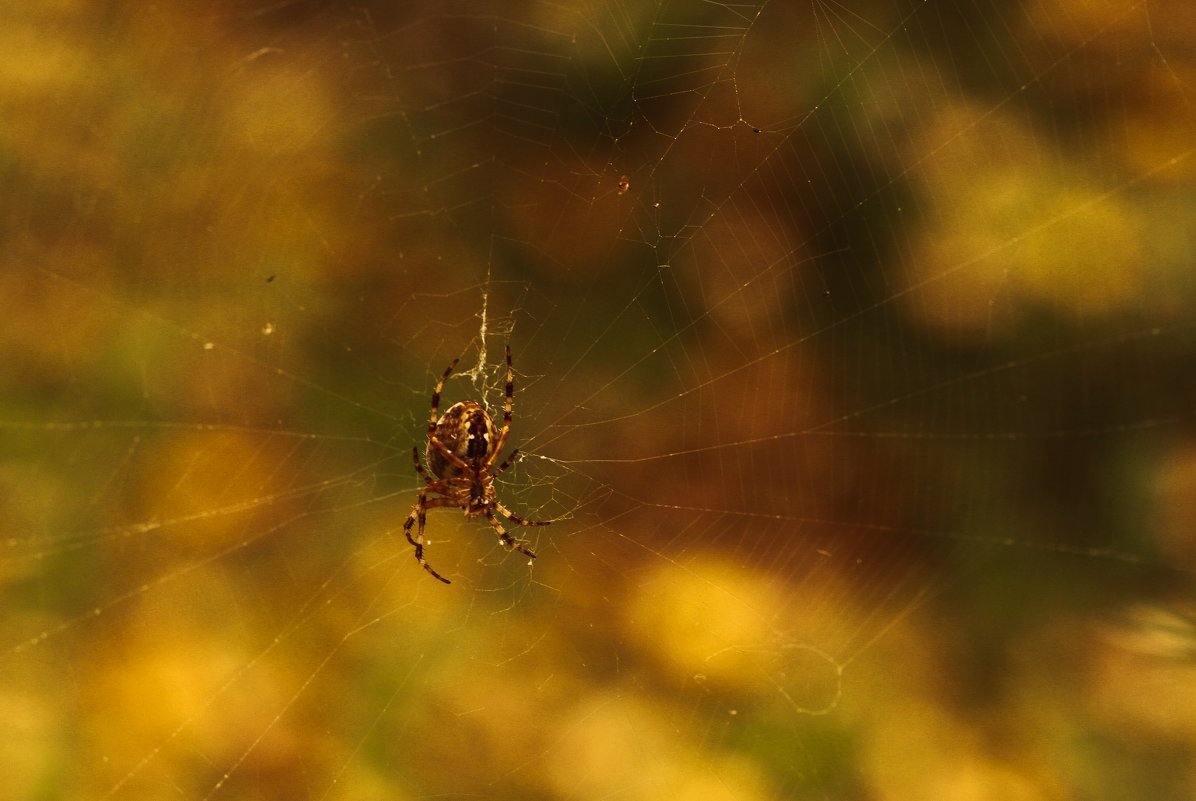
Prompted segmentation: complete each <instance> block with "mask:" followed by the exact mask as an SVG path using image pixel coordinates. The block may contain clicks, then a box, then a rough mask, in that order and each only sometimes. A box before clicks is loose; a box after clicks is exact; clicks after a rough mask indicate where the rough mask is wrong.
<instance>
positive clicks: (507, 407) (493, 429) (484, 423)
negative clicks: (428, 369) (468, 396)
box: [403, 345, 552, 584]
mask: <svg viewBox="0 0 1196 801" xmlns="http://www.w3.org/2000/svg"><path fill="white" fill-rule="evenodd" d="M506 352H507V385H506V391H505V392H504V393H503V421H502V428H498V427H497V426H495V424H494V420H493V418H491V417H490V414H489V412H487V411H486V408H485V407H484V406H482V404H480V403H478V402H477V401H473V400H464V401H460V402H458V403H454V404H453V405H452V406H450V407H449V409H448V411H446V412H445V413H444V415H443V416H442V415H441V414H440V393H441V391H442V390H443V389H444V385H445V382H447V381H448V379H449V376H450V375H452V373H453V369H454V368H455V367H456V366H457V361H458V360H457V359H453V361H452V363H451V364H449V366H448V367H446V368H445V370H444V373H443V374H442V375H441V376H440V381H438V382H437V383H436V389H435V390H433V391H432V409H431V411H430V412H429V413H428V441H427V444H426V445H425V448H424V454H425V458H426V459H427V462H428V467H427V469H425V468H424V466H423V465H422V464H421V463H420V459H419V446H418V445H417V446H415V447H414V448H412V449H411V456H412V460H413V461H414V463H415V472H416V473H418V474H419V477H420V478H421V479H423V481H424V486H423V487H422V488H421V489H420V491H419V497H418V498H416V501H415V506H414V507H412V509H411V514H409V515H408V516H407V520H406V522H404V523H403V533H404V534H405V535H406V536H407V541H408V542H409V543H411V545H412V546H413V547H414V548H415V558H416V560H417V561H418V562H419V563H420V564H421V565H423V568H424V570H426V571H428V572H429V573H431V574H432V575H433V576H435V577H436V578H437V579H439V580H440V581H443V582H444V583H445V584H451V583H452V582H450V581H449V580H448V579H446V578H445V577H444V576H442V575H440V574H439V573H437V572H436V571H435V570H434V569H433V568H432V566H431V565H430V564H428V561H427V560H426V559H425V558H424V544H425V539H424V526H425V523H426V520H427V515H428V510H429V509H436V508H439V507H452V506H455V507H457V508H459V509H461V510H463V511H464V512H465V516H466V517H484V518H486V520H487V522H489V523H490V525H491V526H492V527H493V528H494V530H495V531H497V532H498V538H499V539H500V540H501V541H502V543H503V545H505V546H507V548H509V549H511V550H513V551H519V552H520V553H522V554H526V555H527V556H529V557H531V558H532V559H535V558H536V554H535V553H534V552H533V551H532V550H531V549H530V548H528V547H527V546H526V545H525V544H524V543H523V542H522V541H520V540H516V539H515V538H513V537H512V536H511V535H510V534H508V533H507V531H506V529H504V528H503V526H502V523H500V522H499V519H498V516H496V514H497V515H501V516H502V517H504V518H506V519H507V520H509V521H511V522H512V523H514V524H515V525H517V526H547V525H548V524H549V523H551V522H552V521H551V520H525V519H524V518H522V517H520V516H519V515H517V514H515V513H513V512H512V511H511V510H510V509H508V508H507V507H506V506H504V505H503V504H502V502H501V501H499V500H498V495H497V490H496V489H495V486H494V479H495V478H496V477H497V476H499V475H500V474H501V473H502V472H503V471H504V470H506V469H507V468H508V467H510V466H511V464H512V463H513V462H514V460H515V457H516V456H517V455H518V454H519V449H518V448H516V449H515V450H513V451H511V454H510V455H509V456H507V458H506V459H504V460H503V461H502V463H501V464H500V465H499V466H498V467H495V466H494V463H495V462H497V461H498V457H499V456H501V455H502V451H503V447H504V446H505V445H506V443H507V435H508V434H510V432H511V418H512V416H513V413H514V409H515V370H514V367H512V365H511V346H510V345H508V346H507V348H506ZM412 526H415V527H416V533H415V536H414V537H412V536H411V528H412Z"/></svg>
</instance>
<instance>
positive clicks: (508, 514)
mask: <svg viewBox="0 0 1196 801" xmlns="http://www.w3.org/2000/svg"><path fill="white" fill-rule="evenodd" d="M494 508H495V509H497V510H498V513H499V514H500V515H502V516H503V517H505V518H506V519H507V520H510V521H511V522H512V523H514V524H515V525H517V526H549V525H552V521H551V520H525V519H524V518H522V517H520V516H519V515H517V514H515V513H514V512H512V511H511V510H510V509H508V508H507V507H505V506H503V505H502V504H501V503H500V502H498V501H495V502H494Z"/></svg>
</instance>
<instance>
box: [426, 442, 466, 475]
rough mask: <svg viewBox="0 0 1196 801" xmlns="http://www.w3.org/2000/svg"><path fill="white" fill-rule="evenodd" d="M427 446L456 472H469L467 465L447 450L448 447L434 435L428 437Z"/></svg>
mask: <svg viewBox="0 0 1196 801" xmlns="http://www.w3.org/2000/svg"><path fill="white" fill-rule="evenodd" d="M428 445H430V446H431V447H433V448H435V449H436V452H437V453H439V454H440V455H441V456H443V457H444V459H445V461H446V462H448V463H449V464H451V465H452V466H453V467H455V468H457V469H458V470H461V471H465V470H469V464H468V463H467V462H466V461H465V460H464V459H462V458H461V457H460V456H458V455H457V454H455V453H453V452H452V451H450V450H449V449H448V446H447V445H445V444H444V443H443V442H441V441H440V438H439V437H437V436H436V435H435V434H429V435H428Z"/></svg>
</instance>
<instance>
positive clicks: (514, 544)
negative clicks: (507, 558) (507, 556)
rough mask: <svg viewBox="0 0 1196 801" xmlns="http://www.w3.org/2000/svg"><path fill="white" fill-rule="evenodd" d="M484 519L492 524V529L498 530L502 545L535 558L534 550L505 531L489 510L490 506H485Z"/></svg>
mask: <svg viewBox="0 0 1196 801" xmlns="http://www.w3.org/2000/svg"><path fill="white" fill-rule="evenodd" d="M486 519H487V520H489V521H490V525H492V526H494V530H495V531H497V532H498V538H499V539H500V540H502V541H503V545H506V546H507V547H508V548H510V549H511V550H512V551H519V553H521V554H524V555H525V556H530V557H531V558H532V559H535V558H536V554H535V551H533V550H532V549H531V548H528V547H527V546H526V545H524V544H523V543H522V542H521V541H519V540H517V539H515V538H514V537H512V536H511V535H510V534H508V533H507V530H506V529H505V528H503V527H502V523H500V522H498V518H497V517H495V516H494V512H492V511H490V507H486Z"/></svg>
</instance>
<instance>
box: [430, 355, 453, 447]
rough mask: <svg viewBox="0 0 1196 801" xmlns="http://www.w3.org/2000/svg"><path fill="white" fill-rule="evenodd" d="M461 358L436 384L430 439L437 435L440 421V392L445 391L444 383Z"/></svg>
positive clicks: (433, 396)
mask: <svg viewBox="0 0 1196 801" xmlns="http://www.w3.org/2000/svg"><path fill="white" fill-rule="evenodd" d="M460 359H461V357H460V356H458V357H457V358H456V359H453V361H452V362H451V363H450V364H449V366H448V367H446V368H444V374H443V375H441V376H440V380H439V381H437V382H436V389H434V390H432V411H431V412H430V413H429V414H428V437H429V439H430V438H431V437H432V435H433V434H435V433H436V421H437V420H439V419H440V391H441V390H442V389H444V382H446V381H448V377H449V376H450V375H452V374H453V368H455V367H456V366H457V362H458V361H460Z"/></svg>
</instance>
